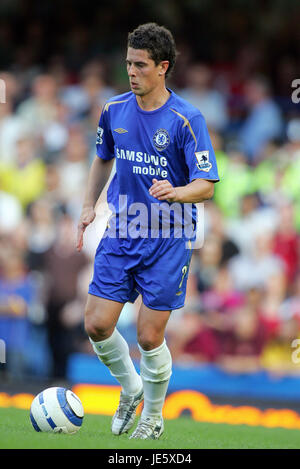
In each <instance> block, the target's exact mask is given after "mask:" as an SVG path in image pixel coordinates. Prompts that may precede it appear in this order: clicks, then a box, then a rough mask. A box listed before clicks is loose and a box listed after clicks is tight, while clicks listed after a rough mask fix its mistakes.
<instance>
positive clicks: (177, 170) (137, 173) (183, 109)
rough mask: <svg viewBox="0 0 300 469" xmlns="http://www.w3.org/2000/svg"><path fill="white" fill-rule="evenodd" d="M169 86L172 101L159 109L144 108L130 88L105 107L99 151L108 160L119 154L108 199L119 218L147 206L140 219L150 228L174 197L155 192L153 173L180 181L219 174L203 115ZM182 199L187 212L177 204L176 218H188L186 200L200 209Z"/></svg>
mask: <svg viewBox="0 0 300 469" xmlns="http://www.w3.org/2000/svg"><path fill="white" fill-rule="evenodd" d="M169 92H170V93H171V94H170V97H169V99H168V100H167V101H166V103H165V104H164V105H163V106H162V107H160V108H159V109H156V110H154V111H144V110H143V109H141V108H140V106H139V105H138V103H137V99H136V96H135V95H134V93H132V92H128V93H124V94H121V95H119V96H115V97H113V98H112V99H110V100H109V101H108V102H107V103H106V104H105V106H104V107H103V110H102V113H101V117H100V121H99V127H98V130H97V140H96V148H97V155H98V157H100V158H102V159H104V160H110V159H112V158H116V173H115V175H114V177H113V179H112V181H111V183H110V186H109V189H108V193H107V201H108V203H109V204H110V206H111V207H114V213H115V214H116V215H117V217H116V218H118V215H120V213H124V211H125V212H126V215H127V218H126V220H127V223H130V221H131V220H133V219H134V218H135V217H137V214H138V213H139V215H141V212H143V217H140V220H139V221H140V223H141V224H144V225H146V226H148V227H149V228H150V227H151V226H152V225H151V223H152V222H151V213H152V214H153V216H154V214H155V210H156V212H157V213H158V212H159V216H163V210H161V209H162V207H163V206H164V207H166V204H168V202H166V201H158V200H157V199H155V198H154V197H152V196H151V195H150V194H149V188H150V187H151V185H152V179H153V178H156V179H158V180H161V179H166V180H168V181H169V182H170V183H171V184H172V185H173V186H174V187H177V186H185V185H186V184H188V183H190V182H191V181H193V180H194V179H197V178H203V179H207V180H210V181H214V182H217V181H218V180H219V176H218V170H217V164H216V159H215V154H214V150H213V148H212V145H211V141H210V137H209V134H208V130H207V126H206V123H205V120H204V117H203V115H202V114H201V112H200V111H199V110H198V109H197V108H196V107H194V106H193V105H191V104H190V103H188V102H187V101H185V100H184V99H182V98H181V97H179V96H178V95H176V93H174V92H173V91H172V90H169ZM162 204H163V206H162ZM125 205H126V207H125ZM168 205H171V204H168ZM177 205H180V206H181V209H182V211H181V215H179V214H178V211H176V210H175V209H174V211H172V214H171V223H174V220H175V218H176V217H178V218H180V216H181V217H182V219H183V210H184V207H183V206H184V205H189V206H190V207H189V208H190V211H191V213H192V214H194V212H195V211H194V208H195V207H194V206H193V205H192V204H177ZM143 208H147V213H146V212H145V211H143ZM145 213H146V215H145ZM157 213H156V214H157ZM169 215H170V213H168V216H169ZM193 216H194V215H193ZM187 218H188V219H189V217H187ZM179 223H180V222H179ZM182 224H183V221H182Z"/></svg>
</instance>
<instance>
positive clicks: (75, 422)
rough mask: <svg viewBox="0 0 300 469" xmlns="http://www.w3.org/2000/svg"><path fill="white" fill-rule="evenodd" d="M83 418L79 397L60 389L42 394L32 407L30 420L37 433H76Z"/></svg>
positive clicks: (55, 388)
mask: <svg viewBox="0 0 300 469" xmlns="http://www.w3.org/2000/svg"><path fill="white" fill-rule="evenodd" d="M83 416H84V410H83V406H82V403H81V401H80V399H79V397H78V396H76V394H74V392H72V391H70V390H69V389H65V388H60V387H53V388H48V389H45V390H44V391H42V392H40V393H39V394H38V395H37V396H36V397H35V398H34V399H33V401H32V404H31V407H30V420H31V423H32V426H33V428H34V429H35V430H36V431H37V432H48V433H69V434H72V433H76V432H78V430H79V429H80V427H81V424H82V420H83Z"/></svg>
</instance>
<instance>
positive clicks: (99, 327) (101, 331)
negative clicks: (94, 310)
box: [84, 312, 114, 342]
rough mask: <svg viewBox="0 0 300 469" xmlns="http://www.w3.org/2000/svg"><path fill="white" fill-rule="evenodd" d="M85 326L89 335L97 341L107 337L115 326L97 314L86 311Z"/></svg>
mask: <svg viewBox="0 0 300 469" xmlns="http://www.w3.org/2000/svg"><path fill="white" fill-rule="evenodd" d="M84 328H85V331H86V333H87V335H88V336H89V337H90V338H91V339H92V340H93V341H95V342H98V341H100V340H105V339H107V338H108V337H109V336H110V335H111V334H112V332H113V329H114V328H113V326H111V324H110V323H108V322H107V321H105V320H103V319H101V320H100V319H99V318H98V317H97V316H96V315H93V314H90V313H89V312H86V314H85V318H84Z"/></svg>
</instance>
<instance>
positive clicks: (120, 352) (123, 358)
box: [89, 328, 142, 395]
mask: <svg viewBox="0 0 300 469" xmlns="http://www.w3.org/2000/svg"><path fill="white" fill-rule="evenodd" d="M89 339H90V342H91V344H92V346H93V349H94V351H95V353H96V355H97V356H98V358H99V360H100V361H101V362H102V363H104V365H106V366H107V367H108V369H109V371H110V373H111V375H112V376H114V377H115V378H116V380H117V381H118V382H119V383H120V385H121V386H122V391H123V393H124V394H127V395H134V394H136V393H137V392H138V391H139V390H140V389H141V388H142V380H141V377H140V375H139V374H138V373H137V371H136V369H135V367H134V364H133V363H132V360H131V358H130V355H129V347H128V344H127V342H126V340H125V339H124V338H123V336H122V335H121V334H120V332H119V331H118V330H117V329H116V328H115V330H114V332H113V333H112V335H111V336H110V337H108V339H105V340H100V341H99V342H94V341H93V340H92V339H91V338H89Z"/></svg>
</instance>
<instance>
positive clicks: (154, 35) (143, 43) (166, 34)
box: [127, 23, 177, 76]
mask: <svg viewBox="0 0 300 469" xmlns="http://www.w3.org/2000/svg"><path fill="white" fill-rule="evenodd" d="M127 46H128V47H132V48H133V49H143V50H147V51H148V53H149V56H150V58H151V59H152V60H154V62H155V65H158V64H159V63H160V62H161V61H162V60H168V61H169V67H168V70H167V72H166V76H169V75H170V73H171V72H172V70H173V68H174V65H175V62H176V56H177V52H176V45H175V41H174V38H173V36H172V33H171V32H170V31H169V30H168V29H167V28H165V27H164V26H159V25H158V24H156V23H145V24H141V25H140V26H138V27H137V28H136V29H135V30H134V31H132V32H131V33H129V34H128V43H127Z"/></svg>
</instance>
